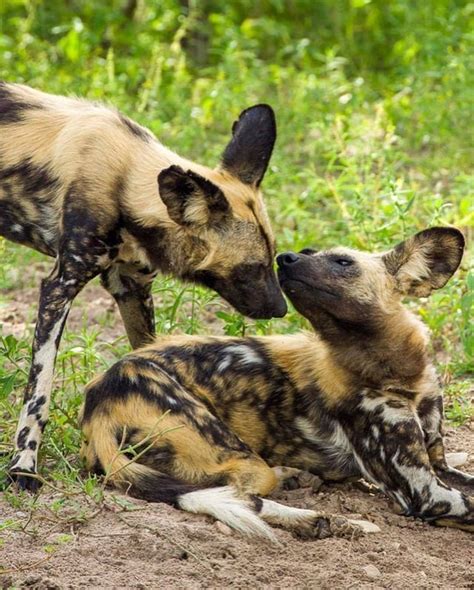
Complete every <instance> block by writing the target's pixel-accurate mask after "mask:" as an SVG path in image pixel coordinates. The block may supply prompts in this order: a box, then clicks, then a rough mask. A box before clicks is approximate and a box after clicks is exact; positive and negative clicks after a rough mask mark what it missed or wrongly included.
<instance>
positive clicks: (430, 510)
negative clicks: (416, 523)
mask: <svg viewBox="0 0 474 590" xmlns="http://www.w3.org/2000/svg"><path fill="white" fill-rule="evenodd" d="M340 419H341V424H342V426H343V428H344V430H345V432H346V434H347V436H348V438H349V441H350V443H351V445H352V447H353V449H354V458H355V459H356V461H357V464H358V466H359V468H360V470H361V472H362V474H363V475H364V477H366V478H367V479H368V480H370V481H372V482H374V483H375V484H377V485H378V486H379V487H380V488H381V489H382V490H383V491H384V492H385V493H386V494H387V495H388V496H390V497H391V498H392V499H393V500H395V501H396V502H397V503H398V504H399V505H400V506H401V508H402V509H403V511H404V513H405V514H406V515H407V516H417V517H420V518H422V519H424V520H427V521H430V522H432V523H434V524H439V525H444V526H453V527H457V528H461V529H464V530H469V531H472V532H474V502H473V500H472V499H471V498H469V497H468V496H466V495H464V494H463V493H461V492H460V491H459V490H456V489H453V488H451V487H449V486H448V485H446V484H444V483H443V482H442V481H440V480H439V479H438V477H437V476H436V474H435V472H434V470H433V468H432V466H431V463H430V458H429V456H428V452H427V450H426V446H425V441H424V435H423V430H422V427H421V423H420V419H419V418H418V416H417V414H416V411H415V409H414V408H413V407H412V405H411V402H410V401H408V400H406V399H404V398H401V397H400V398H398V397H396V396H389V395H386V394H382V393H379V392H372V391H366V392H365V393H364V394H363V396H362V397H361V399H360V401H359V402H358V403H357V405H356V406H355V407H352V408H351V411H350V412H347V414H345V413H341V417H340Z"/></svg>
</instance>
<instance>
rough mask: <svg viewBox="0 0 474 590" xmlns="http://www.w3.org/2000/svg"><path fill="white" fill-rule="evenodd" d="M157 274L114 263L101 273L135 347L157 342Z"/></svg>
mask: <svg viewBox="0 0 474 590" xmlns="http://www.w3.org/2000/svg"><path fill="white" fill-rule="evenodd" d="M155 274H156V273H154V272H151V271H149V269H144V270H143V272H140V269H128V268H127V267H126V265H124V264H118V263H116V264H112V266H110V267H109V268H108V269H107V270H105V271H104V272H102V274H101V283H102V286H103V287H104V288H105V289H106V290H107V291H108V292H109V293H110V294H111V295H112V297H113V298H114V299H115V301H116V302H117V305H118V307H119V310H120V315H121V316H122V320H123V323H124V325H125V329H126V331H127V335H128V339H129V340H130V344H131V345H132V347H133V348H138V347H140V346H143V345H145V344H149V343H150V342H152V341H153V338H154V336H155V314H154V306H153V297H152V294H151V286H152V281H153V279H154V277H155Z"/></svg>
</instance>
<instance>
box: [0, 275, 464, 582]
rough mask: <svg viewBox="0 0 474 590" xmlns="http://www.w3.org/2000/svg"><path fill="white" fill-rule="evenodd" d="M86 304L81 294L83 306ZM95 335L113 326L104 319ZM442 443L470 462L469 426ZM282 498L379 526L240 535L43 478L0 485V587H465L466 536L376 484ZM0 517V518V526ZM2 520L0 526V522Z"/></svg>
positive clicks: (77, 312)
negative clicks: (354, 533)
mask: <svg viewBox="0 0 474 590" xmlns="http://www.w3.org/2000/svg"><path fill="white" fill-rule="evenodd" d="M36 293H37V291H36V290H33V289H31V291H30V289H24V290H23V291H22V292H21V293H19V294H16V295H15V300H14V302H12V303H11V304H9V305H8V307H3V308H1V309H0V322H1V323H2V324H3V330H4V333H8V332H11V333H14V332H15V330H24V329H25V325H26V326H28V325H30V324H31V322H33V321H34V310H33V309H32V307H34V306H32V301H33V300H34V297H35V296H36V295H35V294H36ZM92 302H93V304H92ZM84 306H85V307H87V308H88V315H89V321H91V320H92V321H93V320H94V319H95V317H96V316H97V317H98V316H99V315H100V314H104V313H109V311H112V310H113V304H112V303H111V301H110V300H109V298H108V296H107V295H106V294H105V293H104V292H103V291H101V290H100V289H99V288H98V287H95V286H92V287H90V288H89V289H88V290H86V291H85V293H84V294H83V295H82V296H81V302H80V304H79V305H76V306H75V307H74V308H73V311H72V316H71V319H70V321H69V328H70V329H71V328H73V327H74V326H75V325H78V324H79V322H82V317H83V311H81V308H82V310H83V309H84ZM109 330H110V333H105V334H103V338H104V339H108V338H111V337H116V336H117V334H120V333H121V328H120V324H118V326H117V325H113V326H112V327H111V328H110V329H109ZM446 443H447V447H448V450H449V451H451V452H457V451H467V452H468V453H469V462H468V463H467V464H466V465H464V466H463V469H464V470H466V471H470V472H474V430H473V429H472V425H471V427H469V426H467V427H466V426H465V427H463V428H459V429H456V430H455V429H448V431H447V436H446ZM275 497H276V498H278V499H279V500H281V501H282V502H284V503H287V504H289V505H291V506H298V507H308V508H314V509H316V510H318V511H324V512H327V513H331V514H342V515H345V516H348V517H351V518H363V519H366V520H369V521H371V522H373V523H375V524H376V525H378V526H379V527H380V529H381V530H380V532H378V533H374V534H370V535H366V536H364V537H362V538H360V539H352V540H348V539H341V538H331V539H325V540H320V541H302V540H298V539H296V538H294V537H292V535H291V534H290V533H289V532H286V531H283V530H278V531H277V537H278V539H279V541H280V545H278V546H273V545H269V544H266V543H264V542H261V541H250V540H247V539H245V538H242V537H241V536H239V535H238V534H237V533H233V532H232V531H231V530H230V529H228V528H227V527H226V526H224V525H222V524H220V523H215V522H213V521H212V520H211V519H209V518H207V517H202V516H194V515H190V514H186V513H183V512H179V511H177V510H175V509H173V508H171V507H169V506H165V505H161V504H160V505H152V504H147V503H146V502H141V501H138V500H132V499H130V498H126V497H125V496H120V495H119V494H112V493H111V492H107V493H106V498H105V501H104V502H102V503H100V505H94V504H92V503H91V501H90V500H89V499H88V498H87V497H86V496H85V495H84V494H82V495H78V496H77V497H76V496H72V497H70V498H66V499H65V498H64V495H62V494H59V493H58V492H55V491H52V490H48V489H46V488H43V491H42V493H41V495H40V496H39V498H38V500H37V502H36V504H35V507H34V510H31V506H29V504H28V502H25V501H16V502H15V499H12V498H11V497H9V498H7V497H6V496H5V495H1V494H0V571H2V572H3V575H0V587H2V588H34V589H38V590H40V589H41V590H45V589H60V588H61V589H62V588H142V589H145V588H146V589H148V588H159V587H161V588H165V589H168V588H169V589H174V588H177V589H181V588H183V589H195V588H196V589H198V588H240V589H244V588H252V589H253V588H277V589H279V588H282V589H283V588H291V589H293V588H294V589H300V588H301V589H303V588H321V589H326V588H327V589H333V588H344V589H346V588H362V589H374V590H375V589H379V588H391V589H393V588H395V589H405V588H407V589H408V588H410V589H412V588H443V589H454V588H474V536H473V535H470V534H468V533H465V532H462V531H458V530H453V529H441V528H436V527H432V526H429V525H427V524H424V523H422V522H419V521H416V520H414V519H410V518H405V517H402V516H399V515H397V514H396V513H395V511H394V509H393V507H392V505H391V503H390V502H389V501H388V500H387V499H386V498H385V497H384V496H383V495H382V494H380V493H379V492H378V491H377V490H375V489H374V488H369V487H367V486H362V485H361V484H359V483H352V484H349V483H347V484H337V485H323V486H322V487H321V488H320V489H319V491H318V492H316V493H314V492H313V491H312V490H310V489H304V488H301V489H296V490H292V491H284V492H283V491H282V492H279V493H278V494H277V495H276V496H275ZM2 523H3V525H5V524H7V525H8V526H7V527H2ZM2 529H3V530H2Z"/></svg>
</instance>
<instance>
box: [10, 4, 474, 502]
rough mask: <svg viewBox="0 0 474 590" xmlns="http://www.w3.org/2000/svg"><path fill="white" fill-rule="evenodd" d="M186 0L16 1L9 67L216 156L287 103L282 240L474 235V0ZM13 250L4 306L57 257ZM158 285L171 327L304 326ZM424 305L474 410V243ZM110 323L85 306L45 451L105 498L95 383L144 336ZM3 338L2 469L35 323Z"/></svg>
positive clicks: (49, 463) (441, 357) (274, 194)
mask: <svg viewBox="0 0 474 590" xmlns="http://www.w3.org/2000/svg"><path fill="white" fill-rule="evenodd" d="M256 4H258V6H256ZM158 5H159V6H160V8H154V6H158ZM182 5H183V3H180V2H178V1H173V0H165V1H163V2H160V3H151V2H150V3H146V2H144V1H143V2H138V5H137V6H138V8H137V10H136V12H135V14H134V15H133V18H131V17H130V15H126V14H125V10H124V7H123V6H124V4H123V3H121V2H111V3H96V2H92V1H91V0H83V1H80V2H79V1H77V2H71V3H64V2H59V1H58V0H51V1H50V2H41V1H40V0H28V1H24V0H5V1H4V2H2V3H0V78H5V79H7V80H11V81H20V82H25V83H28V84H31V85H33V86H36V87H38V88H41V89H44V90H46V91H49V92H55V93H63V94H64V93H74V94H77V95H80V96H86V97H89V98H91V99H99V100H103V101H106V102H109V103H112V104H114V105H115V106H117V107H118V108H120V109H121V110H123V111H124V112H125V113H127V114H128V115H130V116H132V117H133V118H135V119H136V120H138V121H139V122H140V123H142V124H144V125H146V126H148V127H149V128H150V129H152V130H153V131H154V132H155V133H156V134H157V135H158V137H159V138H160V139H161V140H162V141H163V142H164V143H166V144H167V145H168V146H169V147H171V148H173V149H175V150H176V151H178V152H179V153H181V154H183V155H186V156H188V157H191V158H194V159H196V160H199V161H202V162H204V163H208V164H210V165H213V164H215V163H217V162H218V158H219V155H220V153H221V151H222V149H223V147H224V145H225V143H226V142H227V140H228V138H229V134H230V127H231V123H232V121H233V120H234V119H235V118H236V117H237V115H238V113H239V112H240V110H242V109H243V108H245V107H247V106H249V105H251V104H253V103H257V102H268V103H270V104H271V105H272V106H273V107H274V109H275V111H276V113H277V119H278V126H279V133H278V141H277V145H276V149H275V153H274V157H273V159H272V162H271V166H270V169H269V171H268V173H267V176H266V178H265V181H264V192H265V196H266V202H267V204H268V208H269V212H270V216H271V219H272V222H273V226H274V229H275V233H276V235H277V238H278V246H279V249H280V250H284V249H288V248H292V249H299V248H302V247H304V246H310V245H312V246H316V247H317V248H321V247H326V246H332V245H335V244H345V245H348V246H352V247H358V248H365V249H383V248H385V247H388V246H389V245H393V244H394V243H396V242H398V241H400V240H402V239H403V238H404V237H406V236H408V235H409V234H410V233H412V232H414V231H416V230H419V229H422V228H424V227H427V226H429V225H433V224H454V225H456V226H458V227H461V228H462V229H463V230H464V231H465V232H466V234H467V235H468V237H471V236H472V229H473V226H474V195H473V193H474V190H473V188H474V176H473V175H472V162H473V156H474V152H473V146H472V137H471V135H472V134H470V133H469V129H470V128H471V120H472V111H473V96H472V88H473V87H474V80H473V72H474V67H473V66H474V64H473V61H474V60H473V55H474V52H473V50H472V49H473V47H472V45H473V37H474V35H473V33H472V31H473V30H474V27H473V26H472V25H473V17H474V9H473V5H472V4H466V3H464V2H461V1H459V2H458V1H454V0H437V1H435V2H431V3H421V2H420V3H412V2H409V1H408V0H393V1H391V2H388V3H387V2H381V1H380V2H379V1H375V0H372V1H371V0H350V1H349V0H346V1H341V2H330V1H329V0H317V1H314V0H311V1H310V0H300V1H298V2H292V3H286V2H283V0H267V1H266V2H262V3H255V2H250V0H238V1H235V2H229V3H226V4H225V5H224V4H223V3H222V2H217V1H214V2H213V1H204V0H203V1H198V0H195V1H192V0H190V2H189V4H188V6H189V11H187V10H184V9H183V8H182ZM471 251H472V250H471ZM0 256H1V259H2V265H1V268H0V289H1V291H0V293H1V295H0V305H1V304H2V303H3V304H5V303H7V302H8V301H10V300H13V299H14V298H15V294H16V293H17V292H18V290H21V289H25V288H29V287H31V286H33V285H34V284H36V285H37V284H38V276H37V274H36V275H32V273H31V272H30V273H28V272H26V271H27V269H29V268H30V267H32V266H34V265H38V264H44V263H45V262H47V261H46V259H45V258H44V257H42V256H40V255H38V254H36V253H33V252H30V251H28V250H26V249H25V248H21V247H17V246H14V245H12V244H9V243H8V244H7V243H5V242H2V241H0ZM154 288H155V295H156V296H157V298H158V299H159V301H160V304H159V305H158V306H157V308H156V320H157V327H158V331H159V333H167V332H173V331H176V330H182V331H185V332H189V333H193V332H194V333H195V332H204V331H206V330H208V329H209V326H208V324H207V320H206V314H211V315H212V316H213V317H217V322H218V324H217V326H218V327H219V330H220V331H221V332H223V333H226V334H232V335H235V334H244V333H245V334H251V333H259V334H264V333H279V332H294V331H296V330H298V329H300V328H301V327H302V326H303V325H304V322H303V321H302V319H301V318H300V317H299V316H298V315H297V314H296V313H294V312H290V313H289V314H288V316H287V317H286V318H285V319H284V320H281V321H273V322H250V321H248V320H245V319H244V318H242V317H241V316H239V315H238V314H236V313H234V312H232V311H230V310H229V309H228V307H225V306H223V305H222V303H221V302H220V300H219V299H218V298H217V297H215V296H214V295H213V294H212V293H210V292H208V291H206V290H204V289H201V288H197V287H189V286H185V285H183V284H181V283H179V282H176V281H174V280H172V279H168V278H166V279H158V280H157V281H156V282H155V287H154ZM411 305H412V306H413V307H414V309H417V310H419V313H420V314H421V316H422V318H423V319H424V321H425V322H426V323H427V325H428V326H429V328H430V329H431V330H432V334H433V347H434V352H436V353H437V359H438V360H437V362H438V368H439V371H440V373H441V375H442V376H443V379H444V380H445V382H446V383H447V384H448V389H447V416H448V418H449V419H450V420H451V421H452V422H453V423H454V424H462V423H465V422H466V421H468V420H469V419H470V417H471V416H472V408H471V406H470V403H469V397H470V390H471V389H472V373H473V371H474V332H473V329H472V316H473V307H474V265H473V262H472V256H469V255H468V256H466V258H465V260H464V263H463V268H462V269H461V271H460V272H458V274H457V275H456V277H455V278H454V279H453V280H452V281H451V282H450V283H449V284H448V286H447V287H446V288H444V289H443V290H441V291H440V292H438V293H436V294H435V295H433V296H432V297H431V299H430V300H428V301H426V302H425V301H423V302H422V303H421V304H420V303H419V302H415V303H412V304H411ZM111 322H112V319H111V318H110V317H109V316H107V315H106V314H105V315H104V318H103V319H101V320H100V322H99V324H98V325H91V324H90V323H88V322H87V312H84V323H83V327H82V329H81V330H79V331H74V332H66V335H65V338H64V340H63V342H62V347H61V351H60V354H59V358H58V364H57V372H56V380H55V384H56V394H55V401H54V403H53V407H52V415H51V420H50V423H49V425H48V427H47V430H46V435H45V444H44V445H43V447H42V451H41V454H42V459H41V464H42V466H43V471H42V473H43V475H44V476H45V477H46V478H47V479H48V481H50V482H51V481H52V482H56V484H58V485H63V484H65V485H66V487H67V488H68V489H75V490H78V493H79V492H80V493H85V494H86V495H89V496H91V497H92V496H94V494H96V493H97V489H98V488H97V485H98V484H97V483H96V482H95V480H94V479H93V478H92V479H90V478H86V479H81V475H80V470H79V468H80V465H79V462H78V458H77V451H78V447H79V444H80V436H79V432H78V428H77V411H78V408H79V406H80V403H81V399H82V391H83V387H84V385H85V383H87V381H88V380H89V379H90V378H91V377H92V375H93V374H94V373H96V372H97V371H100V370H102V369H104V367H106V366H108V365H109V364H110V363H111V362H112V361H113V360H114V359H115V358H119V357H120V356H121V355H122V354H123V353H124V352H125V351H126V350H127V349H128V345H127V342H126V340H125V338H124V337H121V338H118V339H117V340H114V341H113V342H108V343H106V342H104V341H103V340H102V339H101V338H100V335H101V332H102V330H103V329H104V328H105V327H107V326H110V323H111ZM214 329H215V328H214ZM0 336H1V339H0V420H1V424H2V428H1V431H0V453H1V454H2V455H0V471H1V470H2V469H4V468H5V466H6V464H7V460H8V455H9V453H10V452H11V449H12V447H11V443H12V440H13V434H14V428H15V423H16V420H17V417H18V414H19V409H20V399H21V396H22V389H23V386H24V384H25V380H26V371H27V368H28V360H29V354H30V344H31V339H32V333H31V327H29V326H27V327H25V330H24V333H22V335H21V336H20V337H19V338H14V337H13V336H6V335H2V327H1V326H0ZM1 477H2V475H1V474H0V478H1ZM58 482H59V483H58ZM61 482H62V483H61ZM8 497H9V498H13V496H12V495H11V494H10V493H9V494H8ZM12 501H13V500H12ZM22 501H23V500H22ZM68 501H69V500H68ZM95 501H96V500H94V502H95Z"/></svg>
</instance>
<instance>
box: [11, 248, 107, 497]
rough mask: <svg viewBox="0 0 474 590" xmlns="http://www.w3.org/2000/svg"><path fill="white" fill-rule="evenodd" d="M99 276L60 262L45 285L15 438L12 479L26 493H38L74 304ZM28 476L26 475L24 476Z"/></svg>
mask: <svg viewBox="0 0 474 590" xmlns="http://www.w3.org/2000/svg"><path fill="white" fill-rule="evenodd" d="M97 274H98V270H97V269H96V268H95V267H94V266H92V267H91V268H87V267H84V265H81V264H74V263H73V261H72V260H62V259H58V260H57V261H56V265H55V267H54V270H53V272H52V273H51V275H50V276H49V277H47V278H46V279H44V280H43V282H42V284H41V292H40V300H39V309H38V320H37V323H36V328H35V336H34V341H33V353H32V360H31V368H30V374H29V379H28V385H27V387H26V391H25V396H24V402H23V408H22V411H21V414H20V420H19V423H18V427H17V432H16V437H15V454H14V456H13V460H12V462H11V464H10V468H9V476H10V479H11V480H13V481H15V482H16V484H17V486H18V487H19V488H22V489H29V490H32V491H34V490H36V489H37V488H38V480H37V479H35V478H33V477H29V476H28V475H27V474H32V475H34V474H36V471H37V456H38V448H39V445H40V442H41V437H42V433H43V430H44V427H45V425H46V422H47V420H48V414H49V406H50V401H51V388H52V383H53V373H54V365H55V361H56V354H57V351H58V347H59V342H60V339H61V334H62V331H63V328H64V324H65V322H66V318H67V315H68V313H69V309H70V307H71V303H72V301H73V300H74V298H75V297H76V295H77V294H78V292H79V291H80V290H81V289H82V287H83V286H84V285H85V284H86V283H87V282H88V281H89V280H90V279H92V278H93V276H94V275H97ZM23 474H26V475H23Z"/></svg>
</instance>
